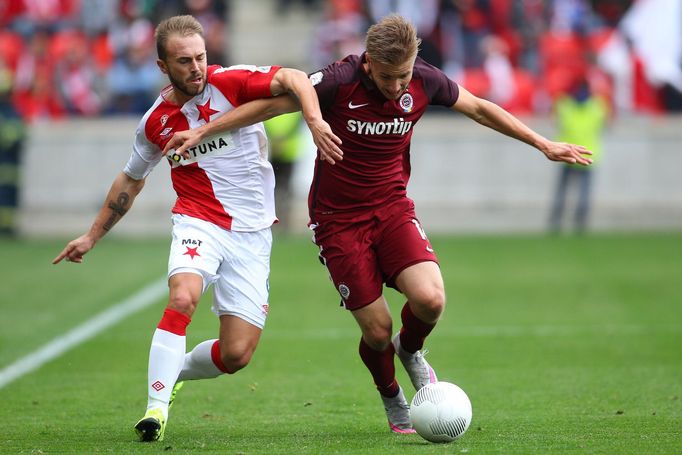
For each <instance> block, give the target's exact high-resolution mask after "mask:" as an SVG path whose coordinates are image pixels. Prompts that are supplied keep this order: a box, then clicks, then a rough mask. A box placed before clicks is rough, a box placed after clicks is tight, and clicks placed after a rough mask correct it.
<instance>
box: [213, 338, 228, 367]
mask: <svg viewBox="0 0 682 455" xmlns="http://www.w3.org/2000/svg"><path fill="white" fill-rule="evenodd" d="M211 360H213V363H214V365H215V366H216V367H217V368H218V369H219V370H220V371H222V372H223V373H227V374H230V371H228V370H227V367H225V364H224V363H223V361H222V359H221V358H220V341H218V340H216V342H215V343H213V346H211Z"/></svg>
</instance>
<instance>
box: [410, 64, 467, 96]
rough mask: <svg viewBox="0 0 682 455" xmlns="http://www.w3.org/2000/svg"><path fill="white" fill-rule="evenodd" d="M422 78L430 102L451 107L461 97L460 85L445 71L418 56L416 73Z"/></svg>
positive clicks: (415, 67)
mask: <svg viewBox="0 0 682 455" xmlns="http://www.w3.org/2000/svg"><path fill="white" fill-rule="evenodd" d="M413 77H418V78H420V79H421V80H422V82H423V86H424V91H425V92H426V96H428V97H429V104H437V105H441V106H446V107H450V106H452V105H453V104H455V102H456V101H457V98H458V97H459V86H458V85H457V83H455V82H454V81H452V80H450V78H448V77H447V76H446V75H445V73H444V72H443V71H441V70H440V69H438V68H436V67H435V66H433V65H430V64H428V63H426V62H425V61H424V60H422V59H421V58H419V57H417V60H416V61H415V62H414V75H413Z"/></svg>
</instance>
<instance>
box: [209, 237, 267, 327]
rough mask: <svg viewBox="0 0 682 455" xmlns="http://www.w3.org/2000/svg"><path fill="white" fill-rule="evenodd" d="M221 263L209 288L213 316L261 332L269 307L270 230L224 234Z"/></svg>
mask: <svg viewBox="0 0 682 455" xmlns="http://www.w3.org/2000/svg"><path fill="white" fill-rule="evenodd" d="M223 249H224V251H223V255H224V259H223V262H222V263H221V265H220V267H219V268H218V278H217V279H216V281H215V284H214V287H213V312H214V313H215V314H216V315H218V316H223V315H231V316H235V317H237V318H240V319H242V320H244V321H246V322H247V323H249V324H251V325H254V326H256V327H257V328H259V329H262V328H263V327H264V325H265V320H266V318H267V314H268V310H269V308H270V304H269V289H270V284H269V275H270V253H271V250H272V233H271V231H270V229H263V230H261V231H256V232H233V231H230V232H227V233H226V238H225V240H224V242H223Z"/></svg>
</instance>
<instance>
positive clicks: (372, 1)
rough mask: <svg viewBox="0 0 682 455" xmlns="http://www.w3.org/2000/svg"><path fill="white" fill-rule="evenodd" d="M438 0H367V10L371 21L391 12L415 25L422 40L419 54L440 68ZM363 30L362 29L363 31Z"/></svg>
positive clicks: (378, 19) (375, 21)
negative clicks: (437, 31)
mask: <svg viewBox="0 0 682 455" xmlns="http://www.w3.org/2000/svg"><path fill="white" fill-rule="evenodd" d="M439 10H440V0H422V1H419V2H415V1H413V0H367V11H368V14H369V19H370V22H371V23H377V22H379V21H380V20H381V19H382V18H383V17H385V16H388V15H389V14H391V13H397V14H399V15H401V16H402V17H404V18H406V19H408V20H409V21H410V22H412V23H413V24H414V26H415V27H417V33H418V34H419V37H420V38H421V40H422V43H421V45H420V46H419V56H420V57H421V58H423V59H424V60H426V61H427V62H428V63H430V64H432V65H434V66H437V67H439V68H441V67H442V66H443V56H442V53H441V49H440V42H439V37H438V35H437V33H436V26H437V24H438V13H439ZM363 32H364V31H363Z"/></svg>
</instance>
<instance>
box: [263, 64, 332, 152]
mask: <svg viewBox="0 0 682 455" xmlns="http://www.w3.org/2000/svg"><path fill="white" fill-rule="evenodd" d="M270 90H271V91H272V94H273V95H275V96H277V95H278V94H280V93H283V92H289V93H291V94H293V95H294V96H295V97H296V98H297V99H298V102H299V103H300V109H301V111H302V112H303V119H304V120H305V122H306V123H307V124H308V128H309V129H310V132H311V134H312V135H313V142H315V145H316V146H317V148H318V150H319V151H320V159H322V160H324V161H327V162H328V163H329V164H335V163H336V161H340V160H342V159H343V152H342V151H341V149H340V148H339V145H341V139H340V138H339V137H338V136H336V135H335V134H334V133H333V132H332V129H331V127H330V126H329V124H327V122H325V121H324V120H323V119H322V111H320V103H319V100H318V98H317V92H316V91H315V88H314V87H313V85H312V83H311V82H310V79H308V76H307V75H306V74H305V73H304V72H303V71H300V70H297V69H293V68H281V69H280V70H279V71H277V73H275V76H274V77H273V78H272V82H271V84H270Z"/></svg>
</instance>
